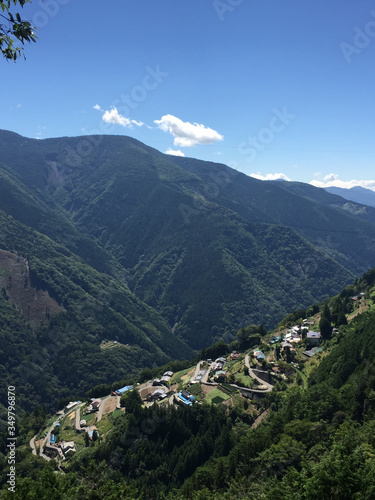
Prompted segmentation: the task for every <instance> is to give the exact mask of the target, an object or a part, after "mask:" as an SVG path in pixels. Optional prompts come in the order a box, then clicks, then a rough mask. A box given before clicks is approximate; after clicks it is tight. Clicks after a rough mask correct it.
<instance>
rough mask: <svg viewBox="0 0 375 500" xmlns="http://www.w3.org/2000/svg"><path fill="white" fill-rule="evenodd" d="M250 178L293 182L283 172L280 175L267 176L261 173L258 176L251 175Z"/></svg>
mask: <svg viewBox="0 0 375 500" xmlns="http://www.w3.org/2000/svg"><path fill="white" fill-rule="evenodd" d="M250 177H254V178H255V179H259V180H260V181H277V180H279V179H282V180H283V181H291V179H289V177H287V176H286V175H285V174H282V173H281V172H280V173H279V174H266V175H262V174H260V173H259V172H258V173H257V174H250Z"/></svg>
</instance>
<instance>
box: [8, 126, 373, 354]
mask: <svg viewBox="0 0 375 500" xmlns="http://www.w3.org/2000/svg"><path fill="white" fill-rule="evenodd" d="M0 154H1V161H2V164H3V167H2V168H1V169H0V172H1V176H0V188H1V186H2V189H3V192H4V193H6V196H5V197H4V198H2V201H0V208H2V209H3V210H4V211H5V212H6V213H7V214H9V215H11V216H12V217H13V218H14V219H16V220H17V221H18V222H21V223H22V224H24V225H25V226H27V227H29V228H32V229H33V230H37V231H38V232H41V233H43V234H45V235H46V236H48V237H49V238H51V239H52V240H53V241H54V242H56V243H58V244H60V245H61V246H64V247H65V248H66V249H67V250H69V251H70V252H71V253H73V254H74V255H75V256H78V257H79V258H81V259H82V260H84V261H85V262H86V263H87V264H89V265H90V266H92V267H94V268H95V269H96V270H97V271H100V272H104V273H106V274H109V275H112V276H115V277H116V278H117V279H119V281H120V282H121V283H123V284H125V283H126V286H128V287H129V289H130V290H131V292H132V293H134V294H135V295H136V296H137V297H138V299H140V300H141V301H143V302H145V303H146V304H148V305H149V306H151V307H152V308H153V309H155V310H156V311H158V313H159V314H160V315H161V316H162V317H163V319H164V320H165V321H166V323H167V324H168V328H169V329H170V331H172V332H173V334H171V335H173V336H174V337H177V338H179V339H180V340H182V341H183V342H185V343H186V344H188V345H189V346H190V347H191V348H192V349H201V348H203V347H205V346H207V345H209V344H211V343H213V342H215V341H217V340H220V339H222V338H224V339H225V340H230V339H231V338H233V335H234V332H236V331H237V330H238V328H239V327H241V326H243V325H247V324H250V323H254V324H259V323H263V324H264V325H265V326H266V327H267V328H271V327H274V326H276V325H277V324H278V322H279V321H280V320H281V319H282V318H283V317H284V316H285V315H286V314H287V313H288V312H289V311H290V310H293V309H297V308H306V307H308V305H309V304H311V303H314V302H317V301H320V300H322V299H323V298H325V297H329V296H331V295H332V294H334V293H337V292H338V291H339V290H340V289H341V288H342V287H343V286H345V285H346V284H347V283H349V282H351V281H352V280H353V279H354V278H355V276H358V275H359V274H360V273H363V272H365V271H366V270H367V269H368V268H370V267H372V266H373V265H374V251H373V249H374V242H375V225H374V220H375V218H374V211H373V209H371V208H369V207H367V208H366V207H365V209H364V208H363V206H361V205H358V207H361V210H359V211H357V212H356V211H355V210H354V212H353V211H348V210H346V209H345V207H344V206H343V204H341V205H340V204H339V203H337V199H338V198H339V197H337V196H334V195H330V194H329V193H326V192H325V191H324V193H325V198H324V199H323V197H322V195H321V191H322V190H319V189H316V188H312V187H311V190H310V191H309V196H307V195H306V193H298V192H292V190H291V189H289V190H288V189H287V188H286V187H285V186H284V184H286V183H266V182H261V181H257V180H256V179H252V178H250V177H248V176H245V175H243V174H240V173H239V172H236V171H235V170H233V169H230V168H229V167H226V166H225V165H221V164H215V163H210V162H202V161H198V160H193V159H189V158H177V157H171V156H168V155H163V154H161V153H159V152H158V151H156V150H154V149H152V148H149V147H147V146H145V145H144V144H142V143H140V142H138V141H136V140H134V139H130V138H128V137H117V136H103V137H102V136H97V137H81V138H59V139H48V140H43V141H37V140H32V139H26V138H23V137H20V136H18V135H16V134H13V133H10V132H6V131H2V132H1V133H0ZM326 197H328V198H329V197H331V200H330V201H331V202H329V200H328V198H327V199H326ZM0 244H1V245H2V247H3V248H4V249H5V250H11V246H12V242H11V241H5V240H4V239H3V240H2V241H0ZM33 252H34V253H35V254H37V253H38V250H36V249H35V248H34V249H33ZM43 286H44V285H43Z"/></svg>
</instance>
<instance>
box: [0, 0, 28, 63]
mask: <svg viewBox="0 0 375 500" xmlns="http://www.w3.org/2000/svg"><path fill="white" fill-rule="evenodd" d="M30 2H31V0H5V1H4V2H1V1H0V9H1V11H0V12H2V13H0V21H1V23H0V50H1V53H2V55H3V57H5V59H8V60H9V59H10V60H12V61H16V59H17V58H18V57H20V56H21V55H22V51H23V48H22V47H21V46H18V45H15V44H17V43H19V42H20V43H21V44H22V45H24V44H25V42H36V36H35V33H34V31H35V28H34V27H33V26H32V25H31V23H29V21H25V20H24V19H22V18H21V16H20V14H19V13H18V12H16V13H12V12H11V7H12V6H13V5H17V4H18V5H19V6H21V7H23V6H24V5H25V4H26V3H30Z"/></svg>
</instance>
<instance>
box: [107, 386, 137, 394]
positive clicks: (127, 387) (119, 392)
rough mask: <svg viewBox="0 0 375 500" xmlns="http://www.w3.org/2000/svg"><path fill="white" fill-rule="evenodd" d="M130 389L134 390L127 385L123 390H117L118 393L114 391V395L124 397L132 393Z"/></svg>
mask: <svg viewBox="0 0 375 500" xmlns="http://www.w3.org/2000/svg"><path fill="white" fill-rule="evenodd" d="M130 389H133V386H132V385H126V386H125V387H121V389H117V391H114V392H113V393H112V395H113V396H122V395H123V394H124V393H125V392H127V391H130Z"/></svg>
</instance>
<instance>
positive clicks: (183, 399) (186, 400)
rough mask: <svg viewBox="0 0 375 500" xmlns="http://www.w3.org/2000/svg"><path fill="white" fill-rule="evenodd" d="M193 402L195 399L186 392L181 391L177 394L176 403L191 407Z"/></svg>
mask: <svg viewBox="0 0 375 500" xmlns="http://www.w3.org/2000/svg"><path fill="white" fill-rule="evenodd" d="M195 401H196V399H195V397H194V396H193V395H192V394H190V393H189V392H188V391H181V392H179V393H178V394H177V402H178V403H180V404H183V405H185V406H192V405H193V404H194V403H195Z"/></svg>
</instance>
